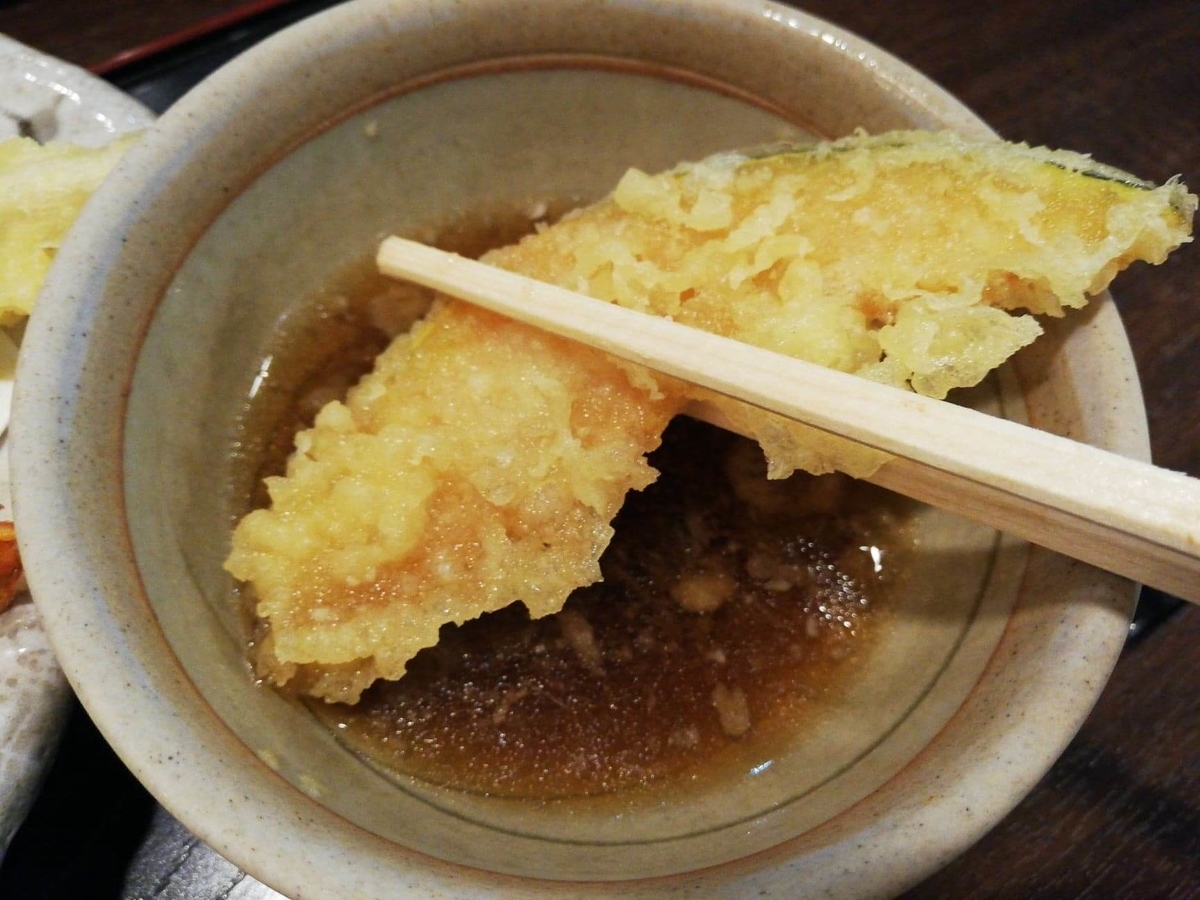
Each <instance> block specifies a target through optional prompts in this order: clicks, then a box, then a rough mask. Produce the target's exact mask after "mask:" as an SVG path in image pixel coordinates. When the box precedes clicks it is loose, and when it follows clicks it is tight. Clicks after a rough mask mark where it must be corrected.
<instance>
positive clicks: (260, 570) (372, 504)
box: [227, 133, 1196, 702]
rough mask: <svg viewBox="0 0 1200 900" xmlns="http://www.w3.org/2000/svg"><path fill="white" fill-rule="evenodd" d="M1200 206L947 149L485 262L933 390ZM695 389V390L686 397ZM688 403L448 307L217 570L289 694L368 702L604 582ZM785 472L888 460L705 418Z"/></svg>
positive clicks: (596, 228)
mask: <svg viewBox="0 0 1200 900" xmlns="http://www.w3.org/2000/svg"><path fill="white" fill-rule="evenodd" d="M1195 203H1196V200H1195V198H1194V197H1192V196H1191V195H1189V194H1187V193H1186V192H1185V191H1184V189H1183V188H1182V186H1180V185H1178V184H1175V183H1171V184H1168V185H1166V186H1164V187H1161V188H1153V187H1152V186H1150V185H1145V184H1142V183H1140V182H1136V181H1134V180H1132V179H1129V178H1128V177H1127V176H1124V175H1123V174H1122V173H1117V172H1115V171H1113V170H1109V169H1105V168H1103V167H1099V166H1096V165H1095V164H1093V163H1091V161H1090V160H1088V159H1087V158H1086V157H1081V156H1078V155H1075V154H1068V153H1050V152H1047V151H1034V150H1030V149H1028V148H1025V147H1019V146H1013V145H1004V144H999V143H996V144H985V145H966V144H963V143H962V142H961V141H960V140H959V139H957V138H954V137H951V136H947V135H925V134H915V133H903V134H891V135H884V136H881V137H878V138H867V137H861V136H860V137H855V138H851V139H848V140H845V141H839V142H837V143H835V144H823V145H818V146H816V147H814V148H809V149H806V150H800V151H796V150H789V151H783V152H776V153H773V154H771V155H767V156H763V157H761V158H748V157H746V156H741V155H725V156H720V157H715V158H713V159H710V160H707V161H705V162H703V163H700V164H697V165H694V166H682V167H680V168H678V169H676V170H674V171H672V172H668V173H664V174H662V175H656V176H649V175H645V174H642V173H640V172H636V171H632V172H630V173H629V174H628V175H626V177H625V178H624V179H623V180H622V181H621V183H620V184H619V185H618V187H617V189H616V191H615V192H614V194H613V196H612V197H611V198H609V199H608V200H605V201H603V202H602V203H599V204H597V205H596V206H593V207H590V208H588V209H585V210H582V211H580V212H577V213H575V214H572V215H570V216H568V217H567V218H566V219H564V220H563V221H562V222H560V223H559V224H557V225H555V226H553V227H550V228H547V229H544V230H543V231H541V232H540V233H539V234H537V235H534V236H531V237H530V238H527V239H526V240H524V241H522V242H521V243H519V244H517V245H515V246H513V247H509V248H504V249H501V250H498V251H494V252H493V253H491V254H489V256H488V257H486V259H487V260H488V261H490V262H492V263H493V264H495V265H499V266H502V267H505V268H509V269H513V270H516V271H520V272H523V273H525V274H527V275H531V276H533V277H536V278H539V279H542V280H544V281H548V282H552V283H556V284H560V285H562V286H565V287H568V288H572V289H575V290H579V291H582V292H584V293H588V294H591V295H593V296H595V297H598V298H601V299H606V300H611V301H613V302H617V303H620V304H622V305H625V306H630V307H633V308H637V309H643V310H647V311H650V312H654V313H657V314H659V315H670V316H673V317H675V318H677V319H679V320H680V321H684V322H687V323H689V324H692V325H696V326H699V327H702V328H705V329H708V330H711V331H716V332H719V333H721V334H725V335H729V336H732V337H736V338H739V339H741V340H745V341H748V342H750V343H754V344H758V345H760V346H764V347H768V348H771V349H775V350H779V351H781V352H784V353H788V354H791V355H793V356H798V357H801V358H804V359H808V360H810V361H813V362H817V363H821V364H823V365H826V366H830V367H833V368H837V369H841V370H843V371H848V372H855V373H857V374H860V375H863V376H865V377H869V378H874V379H877V380H880V381H883V382H886V383H890V384H894V385H897V386H901V387H911V388H912V389H914V390H917V391H919V392H921V393H925V394H929V395H931V396H938V397H940V396H944V395H945V393H946V392H947V391H948V390H949V389H951V388H953V387H958V386H966V385H971V384H975V383H977V382H978V381H979V380H980V379H981V378H982V377H983V376H984V375H985V374H986V373H987V372H988V371H990V370H991V369H992V368H994V367H995V366H997V365H999V364H1000V363H1001V362H1003V361H1004V360H1005V359H1007V358H1008V356H1010V355H1011V354H1012V353H1013V352H1015V351H1016V350H1017V349H1019V348H1020V347H1022V346H1024V345H1025V344H1027V343H1029V342H1030V341H1031V340H1033V338H1034V337H1035V336H1036V335H1037V334H1038V333H1039V331H1040V328H1039V326H1038V325H1037V323H1036V322H1035V321H1034V320H1033V319H1032V318H1030V317H1028V316H1013V315H1010V314H1009V313H1008V312H1006V311H1005V310H1008V309H1014V308H1018V307H1024V308H1027V309H1031V310H1033V311H1035V312H1039V313H1045V314H1050V315H1061V314H1062V310H1063V308H1064V307H1078V306H1081V305H1082V304H1083V303H1084V301H1085V296H1086V295H1087V294H1090V293H1095V292H1097V291H1100V290H1102V289H1103V288H1104V287H1105V286H1106V285H1107V284H1108V282H1109V281H1110V280H1111V279H1112V277H1113V275H1115V273H1116V272H1117V271H1118V270H1119V269H1120V268H1123V267H1124V266H1125V265H1127V264H1128V263H1129V262H1131V261H1132V260H1134V259H1146V260H1149V261H1152V262H1160V261H1161V260H1162V259H1163V258H1164V257H1165V256H1166V254H1167V253H1168V252H1169V251H1170V250H1171V249H1173V248H1174V247H1175V246H1177V245H1178V244H1179V243H1180V242H1181V241H1183V240H1186V239H1187V237H1186V235H1187V232H1188V229H1189V227H1190V219H1191V214H1192V212H1193V211H1194V209H1195ZM691 394H692V395H694V394H695V392H694V391H692V392H691ZM688 399H689V391H688V390H687V389H685V388H683V387H682V386H680V385H675V384H671V383H668V382H667V381H666V380H664V379H660V378H657V377H656V376H652V375H651V374H650V373H648V372H646V371H645V370H643V369H639V368H638V367H635V366H631V365H627V364H623V363H618V362H615V361H612V360H610V359H609V358H607V357H605V356H603V355H601V354H598V353H596V352H594V351H591V350H588V349H585V348H583V347H579V346H575V345H570V344H568V343H566V342H564V341H561V340H559V339H557V338H553V337H550V336H548V335H544V334H541V333H539V332H537V331H535V330H534V329H531V328H529V327H527V326H523V325H519V324H516V323H511V322H507V321H504V320H502V319H499V318H496V317H494V316H491V315H490V314H486V313H483V312H480V311H476V310H472V309H469V308H467V307H466V306H464V305H462V304H459V303H455V302H444V303H442V304H441V305H439V306H438V307H437V308H435V310H434V312H432V313H431V315H430V316H429V317H428V318H427V319H426V321H425V322H423V323H422V324H421V325H420V326H418V327H417V328H416V329H415V330H414V332H413V333H412V335H411V336H405V337H401V338H399V339H398V340H397V341H396V343H395V344H393V345H392V346H391V347H390V348H389V349H388V351H387V352H386V353H384V354H383V356H382V357H381V358H380V360H379V362H378V365H377V367H376V370H375V372H374V373H373V374H371V375H369V376H368V377H367V378H365V379H364V380H363V382H362V383H361V384H360V385H359V386H358V387H357V388H355V389H354V390H353V391H351V393H350V395H349V396H348V397H347V399H346V402H345V403H344V404H343V403H339V402H335V403H332V404H330V405H329V406H327V407H326V408H325V409H324V410H323V411H322V412H321V413H320V415H319V416H318V418H317V421H316V424H315V426H314V427H313V428H312V429H310V430H308V431H305V432H302V433H301V434H300V435H299V436H298V437H297V440H296V448H297V449H296V453H295V454H294V455H293V457H292V459H291V461H290V462H289V466H288V472H287V475H286V477H283V478H276V479H271V481H270V485H269V489H270V495H271V501H272V503H271V508H270V509H269V510H259V511H256V512H253V513H251V514H250V515H249V516H247V517H246V519H245V520H243V522H242V523H241V524H240V525H239V527H238V529H237V531H236V532H235V534H234V538H233V552H232V553H231V555H230V558H229V560H228V563H227V566H228V568H229V570H230V572H232V573H233V574H234V575H235V576H236V577H237V578H240V579H242V580H245V581H248V582H250V583H251V584H252V585H253V589H254V591H255V592H256V594H257V597H258V615H259V616H260V617H261V618H262V619H264V620H265V621H266V622H267V623H268V625H269V630H270V634H269V637H268V638H267V640H266V642H265V645H264V647H263V648H262V650H261V653H260V668H261V669H262V671H263V672H264V674H265V675H266V676H267V677H268V678H269V679H270V680H272V681H274V682H275V683H277V684H284V683H286V682H289V681H293V680H294V681H293V684H294V686H296V687H298V688H299V689H301V690H303V691H305V692H307V693H310V694H312V695H314V696H319V697H324V698H326V699H328V700H345V701H350V702H353V701H355V700H356V699H357V697H358V695H359V693H360V692H361V691H362V689H363V688H364V687H365V686H366V685H368V684H370V682H371V681H373V680H374V679H375V678H389V679H391V678H398V677H399V676H401V675H402V674H403V673H404V667H405V663H406V662H407V660H408V659H410V658H411V657H412V656H413V655H414V654H415V653H416V652H417V650H419V649H420V648H421V647H424V646H428V645H431V644H433V643H435V642H436V640H437V633H438V629H439V627H440V626H441V625H442V624H444V623H446V622H462V621H464V620H466V619H470V618H474V617H476V616H478V615H479V614H480V613H482V612H485V611H487V610H493V609H497V608H499V607H501V606H504V605H507V604H509V603H511V602H513V601H515V600H521V601H523V602H524V603H525V604H526V605H527V606H528V607H529V610H530V613H531V614H532V615H534V616H541V615H545V614H548V613H550V612H553V611H555V610H557V609H559V608H560V607H561V605H562V603H563V602H564V601H565V600H566V597H567V595H568V594H569V593H570V592H571V590H572V589H574V588H575V587H578V586H581V585H584V584H588V583H590V582H592V581H594V580H595V579H596V578H597V577H598V574H599V569H598V567H597V560H598V558H599V556H600V553H601V552H602V551H603V549H604V547H605V545H606V544H607V542H608V538H609V533H610V532H609V525H608V523H609V520H610V519H611V518H612V516H613V514H614V513H615V512H616V510H617V509H618V508H619V506H620V504H621V502H622V499H623V497H624V495H625V492H626V491H627V490H629V489H630V488H641V487H643V486H644V485H645V484H647V483H648V482H649V481H650V480H652V478H653V473H652V471H651V470H650V469H649V468H648V467H647V465H646V463H645V460H644V454H645V453H646V452H648V451H649V450H651V449H653V448H654V447H655V446H656V445H657V443H658V440H659V435H660V433H661V431H662V429H663V427H664V426H665V424H666V423H667V421H668V420H669V419H670V418H671V416H672V415H674V414H675V413H676V412H677V411H678V410H679V409H680V408H681V407H682V405H683V404H684V403H685V402H686V401H687V400H688ZM718 402H720V403H721V404H722V405H723V406H724V407H725V411H726V412H727V414H728V415H729V416H730V417H731V418H732V419H733V420H734V421H735V422H736V423H737V424H738V426H739V428H740V429H742V430H746V431H748V432H751V433H754V434H756V435H757V436H758V437H759V439H760V442H761V443H762V444H763V446H764V448H765V449H766V451H767V453H768V456H769V457H770V459H771V464H772V472H773V474H775V475H777V476H778V475H784V474H787V473H788V472H790V471H791V470H792V469H793V468H796V467H804V468H807V469H809V470H811V471H817V472H821V471H829V470H830V469H831V468H835V467H836V468H840V469H843V470H844V471H849V472H851V473H854V474H862V473H866V472H869V471H872V470H873V468H874V467H876V466H877V465H878V464H879V462H880V457H879V455H878V454H874V453H867V452H865V451H863V450H861V449H859V448H853V447H852V446H851V445H848V444H846V443H845V442H841V441H836V440H834V439H830V438H823V439H819V440H818V439H816V438H815V437H814V433H813V432H811V431H808V430H806V429H803V428H801V427H799V426H794V425H792V424H790V423H784V422H783V421H782V420H778V419H776V418H775V417H772V416H770V415H768V414H764V413H761V412H758V411H755V410H750V409H748V408H745V407H742V406H740V405H738V404H733V403H729V402H726V401H718Z"/></svg>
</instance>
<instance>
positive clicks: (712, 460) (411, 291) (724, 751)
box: [242, 215, 910, 799]
mask: <svg viewBox="0 0 1200 900" xmlns="http://www.w3.org/2000/svg"><path fill="white" fill-rule="evenodd" d="M497 223H499V224H497ZM530 224H531V223H530V220H529V219H528V217H524V216H519V215H509V216H507V217H499V218H496V219H494V220H492V221H490V222H489V224H488V225H487V226H486V227H476V228H457V229H454V230H452V231H449V232H447V233H445V234H443V235H441V236H440V239H439V240H438V241H437V243H438V244H439V245H440V246H443V247H445V248H447V249H453V250H456V251H458V252H461V253H466V254H469V255H478V254H479V253H480V252H482V251H483V250H485V249H486V248H487V247H489V246H496V245H499V244H502V243H506V242H508V241H511V240H515V239H516V238H517V237H519V236H520V234H522V233H524V232H525V231H528V230H529V227H530ZM428 297H429V295H428V294H427V293H425V292H423V291H422V290H420V289H416V288H413V287H410V286H403V285H396V284H395V283H394V282H391V281H389V280H387V279H383V278H382V277H381V276H379V275H377V274H376V273H375V272H374V271H373V266H371V265H370V264H368V263H364V264H363V265H362V266H361V267H358V268H356V269H355V270H354V271H352V272H348V273H347V274H346V275H345V276H344V277H343V278H341V279H339V280H338V283H337V284H335V285H332V286H331V287H330V289H329V290H328V291H327V292H325V293H323V294H322V296H321V297H319V298H318V299H317V300H316V302H314V303H313V304H312V305H311V306H310V307H309V308H308V309H306V310H305V311H304V312H303V313H301V314H299V315H298V316H297V317H296V318H295V319H294V320H293V321H292V322H290V323H287V324H285V327H284V328H282V329H281V333H280V340H279V342H278V345H277V346H276V347H275V348H273V351H274V352H273V353H272V354H271V356H270V365H264V369H263V371H264V372H267V371H269V373H270V375H269V377H267V378H265V379H264V380H263V384H262V389H261V390H259V391H258V393H257V395H256V397H255V398H254V400H253V402H252V403H251V406H250V409H249V412H248V415H247V419H246V429H245V431H246V435H245V440H244V441H243V445H242V446H243V448H244V453H245V456H246V457H247V458H246V460H245V461H246V462H247V463H248V464H250V465H251V467H252V469H253V470H255V471H257V474H258V476H259V477H258V480H257V482H256V483H257V485H258V486H257V487H256V488H255V489H254V493H253V497H252V499H251V505H261V504H263V503H265V502H266V495H265V490H264V489H262V487H261V477H263V476H266V475H270V474H276V473H279V472H282V470H283V467H284V463H285V460H286V457H287V454H288V453H289V452H290V451H291V447H292V437H293V435H294V434H295V432H296V431H297V430H299V429H300V428H303V427H307V426H308V425H309V424H310V423H311V420H312V417H313V415H315V413H316V411H317V409H319V408H320V406H321V405H323V404H324V403H325V402H327V401H328V400H330V399H332V398H333V397H335V396H340V395H341V394H343V393H344V392H345V389H346V388H347V387H349V386H350V385H351V384H352V383H353V382H354V381H355V380H357V378H358V377H360V376H361V375H362V374H363V373H365V372H366V371H367V370H368V369H369V368H370V365H371V361H372V360H373V359H374V357H375V356H376V355H377V354H378V353H379V352H380V351H382V349H383V348H384V347H385V346H386V344H387V341H388V333H389V332H392V333H394V332H395V330H396V328H397V325H398V324H403V322H406V321H411V319H412V318H414V317H415V316H416V315H419V314H420V311H421V310H422V309H423V307H424V305H425V304H426V303H427V300H428ZM255 462H257V463H258V465H254V463H255ZM651 463H652V464H653V465H654V467H655V468H656V469H658V470H659V471H660V473H661V475H660V477H659V480H658V481H657V482H656V483H655V484H653V485H651V486H650V487H649V488H648V489H647V490H645V491H643V492H641V493H637V492H634V493H631V494H630V496H629V498H628V499H627V501H626V504H625V506H624V508H623V509H622V511H621V513H620V514H619V515H618V517H617V519H616V521H615V523H614V525H615V529H616V536H615V538H614V540H613V541H612V543H611V545H610V546H609V548H608V550H607V551H606V553H605V555H604V557H603V559H602V561H601V567H602V570H603V573H604V581H603V582H601V583H599V584H595V585H591V586H589V587H587V588H583V589H581V590H579V591H576V592H575V594H574V595H573V596H572V597H571V599H570V601H569V602H568V603H567V606H566V608H565V609H564V610H563V612H561V613H559V614H558V615H555V616H550V617H547V618H544V619H540V620H536V621H530V619H529V617H528V615H527V614H526V611H525V609H524V607H522V606H520V605H516V606H513V607H510V608H508V609H505V610H502V611H500V612H497V613H491V614H487V615H484V616H482V617H481V618H479V619H477V620H475V621H473V622H468V623H466V624H464V625H462V626H453V625H449V626H445V627H444V628H443V629H442V632H441V641H440V643H439V644H438V646H437V647H433V648H429V649H426V650H424V651H422V652H421V653H420V654H418V655H417V657H416V658H415V659H414V660H413V661H412V662H411V663H410V664H409V668H408V674H407V675H405V677H404V678H403V679H401V680H400V681H398V682H377V683H376V684H375V685H374V686H373V687H371V688H370V689H369V690H368V691H367V692H366V693H365V694H364V695H363V698H362V700H361V701H360V703H359V704H357V705H356V706H345V705H337V704H325V703H322V702H320V701H311V702H310V703H309V705H310V707H311V708H312V709H313V711H314V712H315V713H316V714H317V715H318V716H319V717H320V718H321V719H322V720H323V721H325V722H326V723H327V725H328V726H329V727H330V728H331V729H332V730H333V731H334V732H335V733H336V734H337V735H338V736H339V737H340V739H342V740H343V741H344V742H345V743H346V744H347V745H349V746H350V747H351V748H353V749H354V750H355V751H357V752H358V753H360V754H362V755H363V756H364V757H366V758H367V759H369V760H370V761H372V762H373V763H374V764H375V765H377V766H380V767H382V768H383V769H385V770H388V771H391V772H394V773H401V774H405V775H412V776H416V777H418V778H421V779H424V780H427V781H430V782H433V783H436V784H440V785H445V786H448V787H453V788H458V789H463V790H469V791H475V792H480V793H487V794H493V795H501V796H515V797H528V798H538V799H552V798H559V797H571V796H583V795H594V794H604V793H612V792H616V791H625V790H628V789H632V788H643V787H648V786H651V785H664V784H666V785H676V784H681V783H683V782H687V783H694V782H696V781H702V780H704V778H705V776H706V775H707V774H709V773H728V772H730V771H734V772H736V771H739V770H740V771H750V770H752V769H754V768H755V767H761V766H763V765H764V764H766V763H768V762H769V760H770V759H771V758H772V756H773V755H774V753H775V752H777V749H778V748H779V747H780V746H781V745H782V743H783V742H784V741H785V740H786V738H787V737H788V736H789V735H794V734H796V733H797V730H798V729H802V728H803V727H804V725H805V723H806V722H810V721H811V716H812V715H814V711H813V708H812V707H813V704H812V700H813V699H814V698H815V697H818V696H820V695H822V694H823V693H829V692H836V691H838V690H840V689H842V688H844V686H845V685H847V684H849V683H850V682H851V680H852V679H853V675H854V671H855V669H856V667H857V666H858V664H859V663H860V661H861V660H862V658H863V656H864V655H865V651H866V650H867V648H868V646H869V644H870V641H871V639H872V636H873V634H874V633H875V632H876V631H877V629H878V625H879V621H878V620H879V619H880V616H881V612H884V611H886V608H887V606H888V598H889V594H890V592H891V591H892V590H893V586H894V582H895V580H896V573H897V572H900V571H903V569H904V566H903V562H902V557H903V553H904V550H905V549H906V548H907V546H908V545H909V544H910V540H909V539H908V538H907V537H906V534H905V528H904V524H905V520H906V518H907V516H906V513H905V509H906V507H905V506H904V505H902V503H903V501H901V500H900V499H899V498H896V497H895V496H894V495H891V494H888V493H887V492H884V491H882V490H879V489H877V488H873V487H872V486H870V485H868V484H865V483H860V482H855V481H853V480H851V479H848V478H844V477H842V476H824V477H820V478H814V477H812V476H807V475H797V476H794V477H792V478H791V479H788V480H787V481H776V482H769V481H767V480H766V467H765V464H764V463H763V460H762V454H761V452H760V451H759V450H758V448H757V446H755V445H754V444H753V443H751V442H750V441H747V440H745V439H743V438H740V437H737V436H735V435H731V434H727V433H725V432H722V431H719V430H717V429H715V428H713V427H711V426H708V425H703V424H701V423H698V422H693V421H690V420H687V419H679V420H677V421H675V422H674V423H672V425H671V426H670V428H669V429H668V430H667V433H666V435H665V436H664V441H663V445H662V447H661V448H660V449H659V450H658V451H657V452H656V453H655V454H654V455H653V456H652V457H651Z"/></svg>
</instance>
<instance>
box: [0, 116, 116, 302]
mask: <svg viewBox="0 0 1200 900" xmlns="http://www.w3.org/2000/svg"><path fill="white" fill-rule="evenodd" d="M135 140H136V137H133V136H127V137H123V138H118V139H117V140H114V141H112V142H111V143H109V144H107V145H105V146H104V147H96V148H92V147H79V146H76V145H74V144H68V143H64V142H62V141H53V142H51V143H49V144H44V145H43V144H39V143H38V142H37V141H35V140H33V139H31V138H11V139H9V140H7V141H0V325H11V324H13V323H15V322H18V321H20V320H21V319H23V318H24V317H25V316H27V315H29V311H30V310H31V309H32V308H33V301H34V299H35V298H36V297H37V294H38V289H39V288H40V287H41V284H42V281H43V280H44V279H45V277H46V272H47V270H49V268H50V263H51V262H52V261H53V260H54V254H55V253H56V252H57V251H58V247H59V245H60V244H61V243H62V241H63V238H64V237H66V234H67V231H68V229H70V227H71V225H72V224H73V223H74V222H75V219H76V217H77V216H78V215H79V211H80V210H81V209H82V208H83V204H84V203H85V202H86V201H87V199H88V197H90V196H91V195H92V192H93V191H95V190H96V188H97V187H99V186H100V182H101V181H103V180H104V178H105V176H106V175H108V173H109V171H110V170H111V169H112V167H113V166H115V165H116V164H117V161H118V160H119V159H120V158H121V156H122V155H123V154H124V153H125V151H126V150H128V149H129V146H130V145H131V143H132V142H133V141H135Z"/></svg>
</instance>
